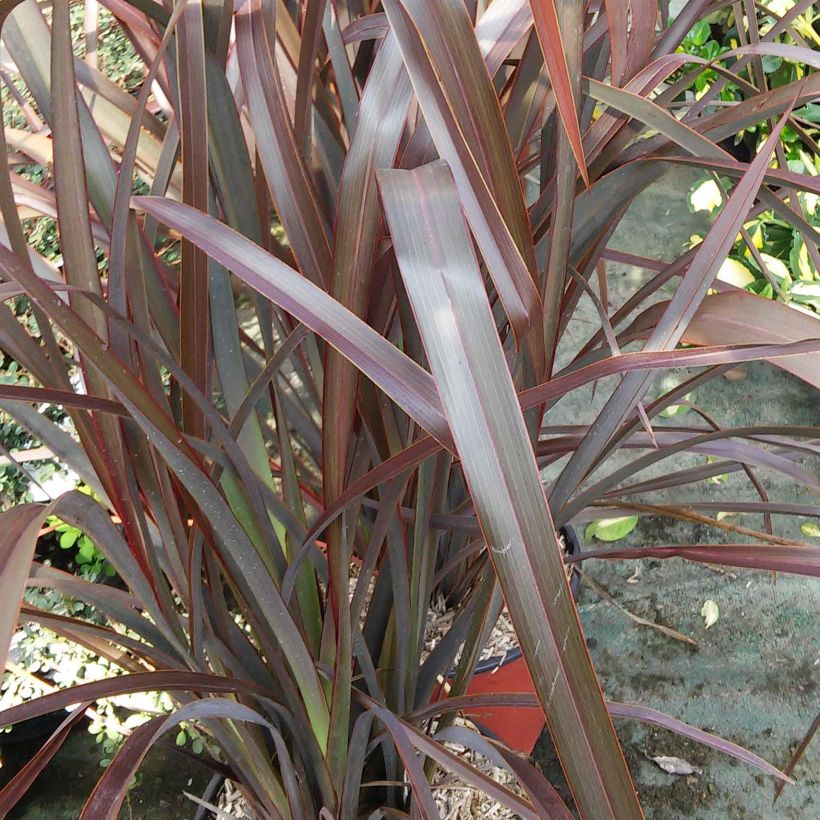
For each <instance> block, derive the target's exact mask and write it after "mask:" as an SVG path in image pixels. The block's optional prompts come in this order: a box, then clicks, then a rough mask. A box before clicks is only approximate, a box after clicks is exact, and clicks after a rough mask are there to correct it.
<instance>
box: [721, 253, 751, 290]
mask: <svg viewBox="0 0 820 820" xmlns="http://www.w3.org/2000/svg"><path fill="white" fill-rule="evenodd" d="M717 278H718V279H720V281H721V282H725V283H726V284H727V285H734V286H735V287H736V288H745V287H746V285H751V284H752V282H754V280H755V276H754V274H753V273H752V272H751V271H750V270H749V269H748V268H747V267H746V266H745V265H744V264H743V263H742V262H738V261H737V259H732V257H731V256H730V257H727V258H726V259H725V260H724V262H723V264H722V265H721V266H720V270H719V271H718V274H717Z"/></svg>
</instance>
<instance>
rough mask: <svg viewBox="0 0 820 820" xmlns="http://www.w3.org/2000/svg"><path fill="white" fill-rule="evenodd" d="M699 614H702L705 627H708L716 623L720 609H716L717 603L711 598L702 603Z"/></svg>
mask: <svg viewBox="0 0 820 820" xmlns="http://www.w3.org/2000/svg"><path fill="white" fill-rule="evenodd" d="M700 614H701V615H702V616H703V620H704V621H705V623H706V628H707V629H709V627H710V626H714V625H715V624H716V623H717V621H718V618H719V617H720V610H719V609H718V605H717V604H716V603H715V602H714V601H713V600H711V599H709V600H708V601H706V602H705V603H704V604H703V608H702V609H701V610H700Z"/></svg>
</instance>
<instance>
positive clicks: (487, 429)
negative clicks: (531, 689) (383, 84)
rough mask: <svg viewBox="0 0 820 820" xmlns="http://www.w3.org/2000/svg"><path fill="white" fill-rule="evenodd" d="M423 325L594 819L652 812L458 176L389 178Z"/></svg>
mask: <svg viewBox="0 0 820 820" xmlns="http://www.w3.org/2000/svg"><path fill="white" fill-rule="evenodd" d="M380 184H381V188H382V197H383V200H384V202H385V210H386V214H387V219H388V224H389V226H390V230H391V234H392V237H393V243H394V247H395V249H396V254H397V257H398V260H399V266H400V269H401V272H402V276H403V278H404V281H405V284H406V287H407V291H408V294H409V296H410V300H411V303H412V305H413V310H414V313H415V316H416V320H417V323H418V325H419V330H420V331H421V335H422V339H423V341H424V344H425V349H426V351H427V355H428V359H429V361H430V366H431V369H432V371H433V373H434V375H435V379H436V384H437V386H438V389H439V395H440V396H441V400H442V404H443V405H444V408H445V412H446V414H447V418H448V420H449V422H450V428H451V431H452V433H453V438H454V440H455V442H456V447H457V450H458V453H459V455H460V457H461V462H462V469H463V471H464V474H465V477H466V479H467V483H468V485H469V488H470V493H471V495H472V498H473V502H474V504H475V507H476V512H477V515H478V518H479V522H480V524H481V528H482V531H483V533H484V537H485V539H486V542H487V544H488V548H489V554H490V557H491V558H492V560H493V563H494V566H495V569H496V573H497V574H498V577H499V581H500V583H501V588H502V591H503V593H504V596H505V599H506V601H507V605H508V607H509V610H510V614H511V617H512V620H513V624H514V625H515V628H516V632H517V634H518V637H519V640H520V642H521V647H522V650H523V652H524V656H525V658H526V659H527V664H528V667H529V669H530V672H531V674H532V676H533V680H534V683H535V687H536V691H537V693H538V695H539V699H540V701H541V704H542V707H543V708H544V711H545V714H546V716H547V719H548V722H549V725H550V729H551V731H552V734H553V739H554V741H555V744H556V748H557V750H558V754H559V756H560V758H561V761H562V765H563V766H564V769H565V771H566V772H567V777H568V780H569V783H570V786H571V788H572V790H573V793H574V796H575V799H576V803H577V805H578V807H579V810H580V811H581V813H582V815H583V816H585V817H593V816H600V815H601V813H602V812H605V813H606V814H607V815H609V814H611V815H612V816H617V817H624V818H626V817H641V816H642V815H641V811H640V806H639V805H638V802H637V799H636V797H635V791H634V787H633V786H632V781H631V778H630V776H629V771H628V769H627V768H626V764H625V762H624V759H623V755H622V753H621V750H620V746H619V745H618V740H617V738H616V736H615V732H614V729H613V727H612V723H611V721H610V719H609V715H608V714H607V712H606V707H605V704H604V701H603V697H602V695H601V690H600V687H599V686H598V682H597V679H596V677H595V672H594V669H593V668H592V664H591V661H590V659H589V654H588V652H587V650H586V645H585V643H584V638H583V632H582V630H581V627H580V624H579V622H578V617H577V613H576V611H575V606H574V604H573V601H572V596H571V595H570V593H569V587H568V583H567V578H566V574H565V572H564V569H563V561H562V558H561V554H560V547H559V546H558V542H557V539H556V535H555V529H554V526H553V524H552V520H551V518H550V514H549V509H548V507H547V504H546V499H545V497H544V491H543V488H542V487H541V483H540V479H539V476H538V470H537V467H536V464H535V457H534V454H533V451H532V447H531V445H530V443H529V439H528V437H527V431H526V428H525V425H524V418H523V415H522V414H521V410H520V407H519V405H518V401H517V399H516V395H515V389H514V386H513V382H512V377H511V375H510V371H509V369H508V367H507V364H506V361H505V359H504V354H503V350H502V348H501V344H500V340H499V338H498V335H497V332H496V329H495V325H494V322H493V319H492V313H491V310H490V305H489V302H488V299H487V294H486V292H485V290H484V286H483V282H482V279H481V275H480V272H479V268H478V265H477V262H476V259H475V255H474V251H473V247H472V243H471V241H470V237H469V235H468V233H467V229H466V225H465V223H464V218H463V216H462V214H461V210H460V208H459V205H458V198H457V194H456V189H455V185H454V182H453V178H452V175H451V174H450V172H449V170H448V169H447V167H446V165H444V163H441V162H436V163H431V164H430V165H426V166H423V167H422V168H419V169H416V170H415V171H389V172H382V173H381V174H380Z"/></svg>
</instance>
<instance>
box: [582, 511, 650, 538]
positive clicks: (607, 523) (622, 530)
mask: <svg viewBox="0 0 820 820" xmlns="http://www.w3.org/2000/svg"><path fill="white" fill-rule="evenodd" d="M637 524H638V516H637V515H625V516H621V517H620V518H602V519H601V520H600V521H593V522H592V523H591V524H589V525H588V526H587V528H586V530H585V531H584V538H585V539H586V540H587V541H591V540H592V538H593V536H594V537H595V538H597V539H598V540H599V541H618V540H619V539H621V538H625V537H626V536H627V535H629V533H631V532H632V530H634V529H635V527H636V526H637Z"/></svg>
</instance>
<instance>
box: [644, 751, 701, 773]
mask: <svg viewBox="0 0 820 820" xmlns="http://www.w3.org/2000/svg"><path fill="white" fill-rule="evenodd" d="M649 759H650V760H652V761H653V762H654V763H657V764H658V766H660V767H661V768H662V769H663V770H664V771H665V772H669V774H702V773H703V769H700V768H698V767H697V766H693V765H692V764H691V763H689V762H687V761H686V760H682V759H681V758H679V757H669V756H667V755H658V756H657V757H650V758H649Z"/></svg>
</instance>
